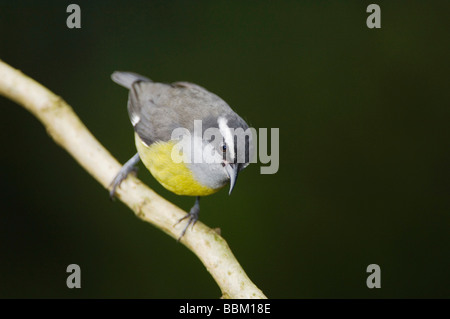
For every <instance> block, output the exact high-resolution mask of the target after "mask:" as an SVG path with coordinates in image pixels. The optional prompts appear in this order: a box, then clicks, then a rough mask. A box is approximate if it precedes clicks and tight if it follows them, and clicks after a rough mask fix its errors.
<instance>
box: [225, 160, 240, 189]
mask: <svg viewBox="0 0 450 319" xmlns="http://www.w3.org/2000/svg"><path fill="white" fill-rule="evenodd" d="M225 170H226V171H227V174H228V177H229V178H230V191H229V192H228V194H229V195H231V192H232V191H233V188H234V185H235V184H236V181H237V178H238V174H239V166H238V164H234V163H227V164H226V165H225Z"/></svg>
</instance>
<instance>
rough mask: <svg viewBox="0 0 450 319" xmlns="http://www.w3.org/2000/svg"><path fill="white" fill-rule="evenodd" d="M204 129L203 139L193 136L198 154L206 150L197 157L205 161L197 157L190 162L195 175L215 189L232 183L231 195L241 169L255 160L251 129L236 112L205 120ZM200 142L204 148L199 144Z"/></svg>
mask: <svg viewBox="0 0 450 319" xmlns="http://www.w3.org/2000/svg"><path fill="white" fill-rule="evenodd" d="M202 129H203V134H202V137H201V141H200V139H199V137H197V139H196V137H195V136H194V137H193V145H194V153H198V152H201V153H202V154H201V155H200V154H197V158H200V156H202V162H201V163H198V162H197V163H196V161H195V160H194V161H192V162H191V164H189V165H190V168H191V170H192V172H193V174H194V177H195V178H196V180H197V181H199V182H200V183H201V184H202V185H204V186H207V187H210V188H213V189H217V188H220V187H222V186H224V185H225V184H226V183H227V182H230V189H229V194H231V191H232V190H233V188H234V186H235V184H236V180H237V177H238V175H239V172H240V171H241V170H243V169H244V168H245V167H247V166H248V164H249V163H250V160H251V154H252V152H253V148H252V133H251V130H250V129H249V127H248V125H247V123H245V121H244V120H243V119H242V118H241V117H239V115H237V114H236V113H234V112H229V113H228V114H226V115H221V116H218V117H208V118H206V119H204V120H203V121H202ZM196 143H197V148H196ZM200 145H201V147H198V146H200ZM194 157H195V155H194Z"/></svg>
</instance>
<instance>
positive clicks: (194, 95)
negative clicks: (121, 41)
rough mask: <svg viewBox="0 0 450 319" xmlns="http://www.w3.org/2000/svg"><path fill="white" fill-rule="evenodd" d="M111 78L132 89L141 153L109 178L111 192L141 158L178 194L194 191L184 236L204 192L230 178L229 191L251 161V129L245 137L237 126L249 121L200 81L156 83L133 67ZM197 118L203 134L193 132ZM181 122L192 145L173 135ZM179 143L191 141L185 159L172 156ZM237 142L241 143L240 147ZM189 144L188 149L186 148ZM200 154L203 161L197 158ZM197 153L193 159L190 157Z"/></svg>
mask: <svg viewBox="0 0 450 319" xmlns="http://www.w3.org/2000/svg"><path fill="white" fill-rule="evenodd" d="M111 78H112V80H113V81H114V82H116V83H117V84H119V85H121V86H123V87H125V88H127V89H129V96H128V115H129V117H130V120H131V124H132V125H133V127H134V131H135V143H136V148H137V151H138V153H137V154H136V155H134V156H133V157H132V158H131V159H130V160H129V161H128V162H127V163H125V165H124V166H123V167H122V169H121V170H120V171H119V173H118V174H117V176H116V177H115V179H114V180H113V182H112V183H111V187H112V188H111V192H110V195H111V197H112V196H114V193H115V190H116V188H117V187H118V186H119V185H120V183H121V182H122V180H124V179H125V178H126V177H127V175H128V174H129V173H130V172H131V171H133V170H135V165H136V164H137V163H138V162H139V160H140V159H141V160H142V162H143V163H144V165H145V167H147V169H148V170H149V171H150V173H151V174H152V175H153V176H154V178H155V179H156V180H157V181H158V182H159V183H161V185H163V186H164V187H165V188H166V189H168V190H169V191H171V192H173V193H175V194H178V195H188V196H196V200H195V204H194V206H193V207H192V208H191V210H190V212H189V214H187V215H186V216H185V217H183V218H181V219H180V220H179V221H178V222H180V221H182V220H184V219H186V218H188V222H187V224H186V227H185V228H184V229H183V232H182V233H181V235H180V237H179V238H178V240H180V239H181V237H183V235H184V234H185V232H186V230H187V229H188V227H189V225H192V227H193V226H194V224H195V222H196V221H197V220H198V216H199V212H200V203H199V201H200V197H201V196H207V195H210V194H213V193H215V192H217V191H218V190H219V189H221V188H222V187H223V186H225V185H226V184H227V183H230V189H229V193H230V194H231V191H232V190H233V187H234V185H235V183H236V180H237V177H238V174H239V172H240V171H241V170H242V169H244V168H245V167H246V166H247V165H248V164H249V162H250V154H251V150H250V147H251V144H252V142H251V139H252V138H251V134H248V135H246V136H245V141H244V142H243V143H242V142H239V141H238V139H237V138H236V134H235V132H236V131H237V130H236V129H242V130H241V131H246V132H248V131H250V130H247V129H248V125H247V123H245V121H244V120H243V119H242V118H241V117H240V116H239V115H237V114H236V113H235V112H234V111H233V110H232V109H231V108H230V106H228V104H227V103H226V102H225V101H223V100H222V99H221V98H220V97H218V96H217V95H215V94H213V93H211V92H209V91H207V90H206V89H204V88H203V87H201V86H198V85H196V84H193V83H188V82H175V83H172V84H163V83H156V82H153V81H151V80H150V79H148V78H146V77H144V76H141V75H139V74H135V73H130V72H114V73H113V74H112V76H111ZM199 121H201V122H200V123H201V132H200V133H201V134H198V133H196V132H195V130H196V127H198V125H197V124H198V123H199ZM196 122H197V124H196ZM196 125H197V126H196ZM179 128H181V129H182V130H181V131H180V132H182V134H181V135H182V137H183V139H181V140H183V141H187V142H188V144H189V145H184V144H182V143H181V142H180V137H178V138H176V137H174V136H173V135H174V134H173V132H175V130H176V129H179ZM183 129H184V131H183ZM208 129H213V130H214V132H218V134H215V135H214V138H212V137H211V136H210V135H211V134H205V133H206V132H207V130H208ZM183 132H184V133H183ZM216 135H218V136H216ZM180 143H181V145H182V146H189V147H186V148H182V151H181V152H178V153H179V154H182V156H184V157H183V158H184V159H185V160H182V161H179V160H175V159H174V156H173V154H174V147H175V146H176V145H179V144H180ZM239 143H241V145H243V147H238V144H239ZM186 149H187V150H189V152H185V150H186ZM175 153H177V152H175ZM185 153H187V154H185ZM198 154H200V155H199V157H200V159H202V160H201V161H198V160H197V161H196V160H195V157H196V155H198ZM205 154H206V156H205ZM218 154H219V156H220V158H218V157H217V156H218ZM192 155H193V156H192ZM186 156H187V157H188V160H186V158H187V157H186ZM193 157H194V160H189V159H192V158H193ZM199 157H197V159H198V158H199ZM205 158H206V161H205ZM238 159H240V160H238Z"/></svg>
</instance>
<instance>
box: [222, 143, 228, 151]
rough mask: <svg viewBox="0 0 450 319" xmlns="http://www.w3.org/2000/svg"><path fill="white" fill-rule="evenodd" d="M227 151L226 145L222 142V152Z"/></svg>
mask: <svg viewBox="0 0 450 319" xmlns="http://www.w3.org/2000/svg"><path fill="white" fill-rule="evenodd" d="M226 151H227V145H226V144H222V152H224V153H225V152H226Z"/></svg>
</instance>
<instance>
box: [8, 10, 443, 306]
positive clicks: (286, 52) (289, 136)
mask: <svg viewBox="0 0 450 319" xmlns="http://www.w3.org/2000/svg"><path fill="white" fill-rule="evenodd" d="M74 2H75V3H78V4H79V5H80V6H81V15H82V18H81V20H82V28H81V29H72V30H70V29H68V28H67V27H66V18H67V16H68V14H67V13H66V7H67V5H68V4H70V3H71V2H68V1H67V2H64V1H53V2H44V1H33V2H23V1H6V2H5V1H2V2H0V3H1V6H0V58H1V59H3V60H4V61H5V62H7V63H9V64H11V65H12V66H14V67H16V68H18V69H21V70H22V71H23V72H25V73H26V74H27V75H29V76H31V77H33V78H35V79H36V80H37V81H39V82H41V83H42V84H44V85H45V86H47V87H48V88H49V89H51V90H52V91H53V92H55V93H56V94H59V95H61V96H62V97H63V98H64V99H65V100H66V101H67V102H68V103H69V104H70V105H71V106H72V107H73V108H74V110H75V112H77V114H78V115H79V116H80V118H81V119H82V120H83V121H84V123H85V124H86V125H87V127H88V128H89V129H90V130H91V131H92V133H93V134H94V135H95V136H96V137H97V138H98V139H99V141H100V142H101V143H102V144H103V145H105V147H106V148H108V149H109V150H110V151H111V153H112V154H113V155H114V156H116V157H117V158H118V159H119V160H120V161H121V162H125V161H126V160H127V159H128V158H129V157H130V156H131V155H133V154H134V152H135V147H134V142H133V131H132V127H131V124H130V123H129V119H128V115H127V112H126V99H127V93H126V91H125V90H124V89H123V88H121V87H119V86H117V85H116V84H114V83H113V82H112V81H111V80H110V74H111V73H112V72H113V71H114V70H130V71H135V72H139V73H142V74H144V75H147V76H149V77H150V78H152V79H154V80H156V81H162V82H172V81H179V80H186V81H191V82H194V83H198V84H200V85H202V86H204V87H206V88H207V89H209V90H210V91H212V92H214V93H216V94H218V95H219V96H221V97H222V98H223V99H224V100H226V101H227V102H228V103H229V104H230V105H231V106H232V107H233V108H234V109H235V110H236V111H237V112H238V113H239V114H240V115H242V116H243V117H244V118H245V119H246V120H247V121H248V122H249V124H250V125H252V126H253V127H255V128H261V127H267V128H272V127H273V128H279V129H280V169H279V171H278V173H277V174H275V175H261V174H259V167H260V166H261V164H253V165H251V166H250V167H249V168H248V169H246V171H244V172H243V174H242V175H241V176H240V178H239V181H238V183H237V187H236V188H235V191H234V193H233V195H232V196H231V197H229V196H228V195H227V192H226V191H221V192H220V193H218V194H216V195H214V196H211V197H208V198H204V199H203V201H202V213H201V220H202V221H203V222H204V223H206V224H207V225H209V226H211V227H220V228H221V229H222V235H223V236H224V237H225V239H226V240H227V241H228V243H229V244H230V246H231V248H232V250H233V252H234V253H235V255H236V257H237V258H238V260H239V261H240V263H241V264H242V266H243V268H244V269H245V271H246V272H247V274H248V275H249V277H250V278H251V279H252V280H253V281H254V282H255V283H256V284H257V285H258V286H259V287H260V288H261V289H262V290H263V291H264V293H265V294H266V295H267V296H268V297H271V298H317V297H321V298H350V297H353V298H381V297H386V298H394V297H395V298H398V297H399V298H411V297H414V298H415V297H425V298H429V297H445V298H448V297H450V275H449V270H450V235H449V230H450V214H449V213H450V205H449V194H450V193H449V192H450V174H449V172H450V170H449V162H450V151H449V150H450V148H449V143H448V142H449V136H450V134H449V133H450V130H449V119H450V110H449V107H450V99H449V74H450V70H449V53H450V50H449V31H450V28H449V26H450V20H449V19H448V16H449V12H450V6H449V4H450V3H449V2H448V1H447V2H444V1H442V2H438V1H395V4H394V3H392V2H393V1H389V2H388V1H377V2H376V3H378V4H379V5H380V6H381V12H382V13H381V19H382V28H381V29H378V30H376V29H368V28H367V26H366V18H367V16H368V13H366V7H367V6H368V4H370V3H372V1H273V2H268V1H202V2H198V1H95V2H94V1H89V2H88V1H74ZM0 123H1V130H0V131H1V135H0V136H1V141H0V145H1V153H0V154H1V162H0V174H1V182H0V185H1V186H0V187H1V212H0V297H6V298H10V297H19V298H22V297H31V298H34V297H43V298H47V297H52V298H53V297H62V298H81V297H88V298H91V297H94V298H97V297H100V298H103V297H105V298H110V297H126V298H128V297H132V298H216V297H219V296H220V290H219V288H218V287H217V286H216V284H215V282H214V281H213V279H212V278H211V276H210V275H209V274H208V272H207V271H206V270H205V268H204V267H203V265H202V264H201V263H200V261H199V260H198V259H197V258H196V257H195V256H194V255H193V254H192V253H191V252H190V251H188V250H187V249H186V248H185V247H184V246H182V245H180V244H177V243H176V241H175V240H173V239H172V238H170V237H168V236H167V235H165V234H164V233H163V232H161V231H160V230H158V229H156V228H155V227H153V226H151V225H149V224H147V223H144V222H142V221H141V220H139V219H138V218H136V217H135V216H134V215H133V213H132V212H131V211H130V210H129V209H127V208H126V207H125V206H124V205H123V204H121V203H120V202H119V201H115V202H111V201H110V200H109V198H108V194H107V191H106V190H105V189H103V188H102V187H101V186H100V185H99V184H98V183H97V182H96V181H94V179H93V178H92V177H90V176H89V175H88V173H86V172H85V171H84V170H83V169H81V168H80V166H79V165H78V164H77V163H76V162H75V161H74V160H73V159H72V158H71V157H70V156H69V155H68V154H67V153H66V152H65V151H64V150H62V149H61V148H59V147H58V146H57V145H56V144H55V143H54V142H53V141H52V140H51V139H50V138H49V137H48V135H47V134H46V132H45V130H44V129H43V127H42V126H41V124H40V123H39V122H38V121H37V120H36V119H35V118H34V117H33V116H32V115H31V114H29V113H28V112H27V111H25V110H24V109H23V108H21V107H20V106H18V105H15V104H14V103H12V102H10V101H8V100H6V99H5V98H3V97H0ZM139 177H140V178H141V179H143V180H144V181H145V182H146V183H148V185H150V186H151V187H152V188H154V189H155V190H156V191H157V192H159V193H160V194H161V195H162V196H164V197H165V198H167V199H169V200H170V201H172V202H174V203H175V204H177V205H179V206H181V207H182V208H184V209H189V208H190V207H191V205H192V204H193V198H189V197H179V196H176V195H173V194H171V193H169V192H168V191H166V190H165V189H163V188H162V187H161V186H160V185H159V184H158V183H157V182H156V181H155V180H154V179H153V178H152V177H151V175H150V174H149V173H148V172H147V171H146V170H145V169H144V168H143V166H141V169H140V172H139ZM71 263H76V264H78V265H80V266H81V272H82V277H81V279H82V288H81V289H77V290H70V289H68V288H67V287H66V278H67V275H68V274H67V273H66V267H67V265H69V264H71ZM372 263H375V264H378V265H380V267H381V284H382V288H381V289H372V290H371V289H368V288H367V287H366V277H367V275H368V274H367V273H366V267H367V266H368V265H369V264H372Z"/></svg>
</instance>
